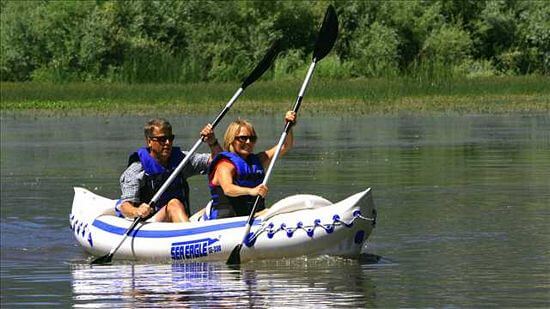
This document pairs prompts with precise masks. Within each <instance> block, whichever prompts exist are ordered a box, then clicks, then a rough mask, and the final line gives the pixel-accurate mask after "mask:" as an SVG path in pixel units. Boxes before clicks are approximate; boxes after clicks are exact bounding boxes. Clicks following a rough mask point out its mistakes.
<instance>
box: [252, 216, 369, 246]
mask: <svg viewBox="0 0 550 309" xmlns="http://www.w3.org/2000/svg"><path fill="white" fill-rule="evenodd" d="M355 220H365V221H371V222H372V225H373V227H374V226H375V225H376V211H375V210H373V217H372V218H370V217H365V216H363V215H362V214H361V211H360V210H356V211H354V212H353V218H352V219H351V221H350V222H345V221H343V220H341V218H340V216H339V215H337V214H335V215H334V216H332V223H328V224H322V223H321V220H320V219H315V220H314V221H313V224H311V225H304V223H303V222H302V221H299V222H298V223H297V224H296V227H287V225H286V223H281V225H279V226H278V227H277V228H275V224H273V222H271V223H269V224H268V225H265V226H263V227H261V228H260V229H259V230H258V231H256V232H255V233H250V234H249V237H248V239H247V241H245V244H246V246H248V247H251V246H253V245H254V243H255V242H256V239H257V238H258V236H260V235H261V234H262V233H264V232H267V238H269V239H272V238H273V236H275V234H277V233H278V232H281V231H283V232H285V233H286V236H287V237H288V238H291V237H292V236H293V235H294V233H295V232H296V231H297V230H303V231H305V232H306V234H307V235H308V236H309V237H313V235H314V234H315V229H316V228H320V229H323V230H324V231H325V232H326V233H327V234H330V233H332V232H334V228H335V227H336V226H345V227H347V228H351V227H353V224H354V222H355Z"/></svg>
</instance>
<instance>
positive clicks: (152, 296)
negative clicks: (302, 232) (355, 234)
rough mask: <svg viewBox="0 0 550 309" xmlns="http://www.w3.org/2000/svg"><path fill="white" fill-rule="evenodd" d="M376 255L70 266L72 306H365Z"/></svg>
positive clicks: (370, 298) (371, 297)
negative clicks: (229, 263)
mask: <svg viewBox="0 0 550 309" xmlns="http://www.w3.org/2000/svg"><path fill="white" fill-rule="evenodd" d="M379 261H380V257H376V256H373V255H364V256H363V257H362V259H360V260H359V261H357V260H346V259H340V258H333V257H320V258H316V259H307V258H300V259H287V260H279V261H269V262H266V261H262V262H255V263H249V264H245V265H243V266H242V268H240V269H238V268H237V269H236V268H229V267H228V266H226V265H225V264H222V263H206V262H203V263H198V262H197V263H182V264H160V265H149V264H115V265H109V266H90V265H88V264H74V265H71V273H72V290H73V303H74V305H75V307H113V306H124V307H126V306H136V307H150V308H153V307H155V308H158V307H162V308H166V307H205V306H210V307H231V308H234V307H239V306H248V307H286V306H289V305H290V306H292V305H294V306H298V305H300V306H304V307H308V304H317V305H323V304H324V305H335V304H339V305H347V306H354V307H357V306H359V307H360V306H365V305H367V304H369V303H372V301H373V300H374V299H375V298H376V290H375V286H374V284H373V283H372V282H371V281H370V279H369V276H368V274H367V272H368V271H369V269H371V267H372V266H373V265H376V264H378V263H379Z"/></svg>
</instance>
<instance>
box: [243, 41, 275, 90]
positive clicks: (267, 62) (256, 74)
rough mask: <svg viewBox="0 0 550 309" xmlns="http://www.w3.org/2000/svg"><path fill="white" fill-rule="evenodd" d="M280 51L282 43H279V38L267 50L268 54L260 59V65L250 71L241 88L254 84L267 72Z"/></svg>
mask: <svg viewBox="0 0 550 309" xmlns="http://www.w3.org/2000/svg"><path fill="white" fill-rule="evenodd" d="M279 51H280V43H279V40H277V41H275V42H274V43H273V44H272V45H271V47H270V48H269V50H268V51H267V54H265V56H264V58H263V59H262V61H260V63H258V65H257V66H256V67H255V68H254V70H253V71H252V72H251V73H250V75H248V77H247V78H245V79H244V80H243V84H242V86H241V88H243V89H245V88H246V87H248V85H250V84H252V83H253V82H255V81H256V80H257V79H258V78H260V76H262V75H263V74H264V73H265V71H267V69H269V67H270V66H271V64H272V63H273V60H275V58H276V57H277V55H278V54H279Z"/></svg>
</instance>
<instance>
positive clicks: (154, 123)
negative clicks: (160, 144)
mask: <svg viewBox="0 0 550 309" xmlns="http://www.w3.org/2000/svg"><path fill="white" fill-rule="evenodd" d="M154 128H158V129H159V130H160V131H162V132H166V133H168V134H172V125H171V124H170V122H168V120H166V119H163V118H153V119H151V120H149V121H147V123H146V124H145V126H144V127H143V133H144V134H145V138H149V137H151V136H153V130H154Z"/></svg>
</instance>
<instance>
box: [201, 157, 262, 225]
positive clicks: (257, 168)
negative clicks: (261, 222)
mask: <svg viewBox="0 0 550 309" xmlns="http://www.w3.org/2000/svg"><path fill="white" fill-rule="evenodd" d="M222 159H228V160H229V161H230V162H231V163H232V164H233V165H234V166H235V169H236V175H235V178H234V179H233V183H234V184H235V185H237V186H240V187H248V188H254V187H256V186H258V185H260V184H261V183H262V181H263V180H264V176H265V172H264V168H263V166H262V163H261V162H260V158H259V157H258V156H257V155H255V154H250V155H249V156H248V157H247V158H246V160H245V159H243V158H242V157H241V156H239V155H238V154H236V153H233V152H229V151H224V152H220V153H219V154H218V155H217V156H216V157H215V158H214V159H213V160H212V162H211V163H210V167H209V168H208V176H209V177H208V179H209V180H210V179H212V177H213V176H214V171H215V168H216V165H217V163H218V162H219V161H220V160H222ZM208 186H209V187H210V195H211V196H212V206H211V210H210V214H209V219H221V218H229V217H235V216H248V215H249V214H250V211H251V210H252V207H253V206H254V202H255V201H256V197H255V196H251V195H241V196H235V197H232V196H227V195H225V193H224V192H223V189H222V187H221V186H219V185H218V186H214V185H212V183H211V182H210V181H209V183H208ZM264 208H265V206H264V200H263V199H260V203H259V204H258V206H257V207H256V211H259V210H262V209H264Z"/></svg>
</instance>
